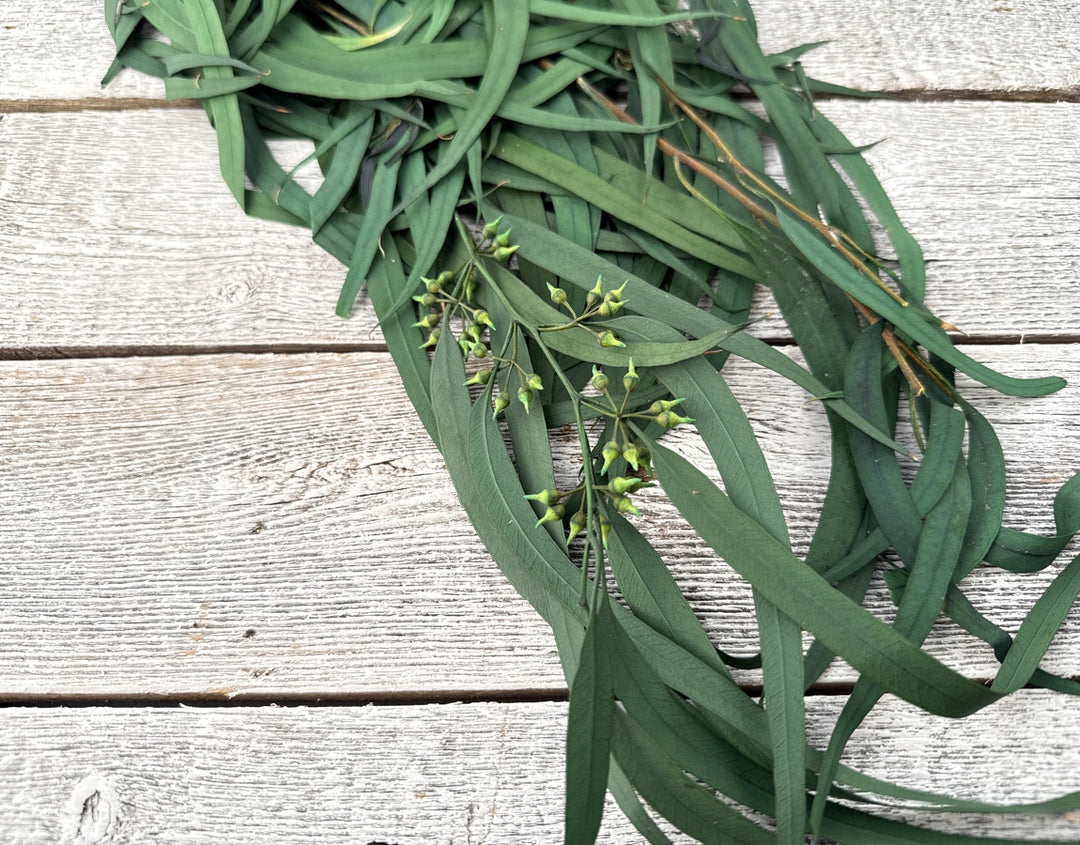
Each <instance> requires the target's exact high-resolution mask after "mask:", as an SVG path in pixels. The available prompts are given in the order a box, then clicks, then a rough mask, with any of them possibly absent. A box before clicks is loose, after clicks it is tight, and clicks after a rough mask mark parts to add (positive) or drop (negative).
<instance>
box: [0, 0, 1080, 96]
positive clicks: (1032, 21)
mask: <svg viewBox="0 0 1080 845" xmlns="http://www.w3.org/2000/svg"><path fill="white" fill-rule="evenodd" d="M754 10H755V12H756V13H757V18H758V25H759V26H758V28H759V33H760V36H761V39H762V42H763V44H764V45H765V46H766V48H767V49H770V50H776V51H779V50H786V49H789V48H791V47H795V46H797V45H799V44H802V43H805V42H808V41H828V42H829V43H827V44H826V45H824V46H822V47H820V48H818V49H817V50H816V51H814V52H812V53H810V54H809V55H808V56H807V57H806V58H805V64H806V67H807V70H808V71H809V72H810V73H812V74H814V75H817V76H819V77H821V78H824V79H828V80H830V81H835V82H838V83H841V84H844V85H852V86H859V87H865V88H877V89H882V90H888V91H903V92H909V93H912V94H921V95H924V96H925V95H930V96H933V95H934V94H935V93H937V94H938V95H939V96H940V95H941V94H942V93H945V94H952V93H954V92H958V93H962V94H967V95H974V96H985V95H986V93H987V92H992V93H993V94H995V95H996V96H1002V95H1012V96H1024V95H1027V96H1033V95H1034V96H1039V97H1041V98H1043V99H1047V100H1050V101H1053V100H1056V99H1060V98H1062V97H1070V96H1071V97H1072V98H1073V99H1075V98H1076V97H1077V95H1078V86H1080V74H1078V70H1077V68H1078V64H1077V46H1076V39H1075V38H1071V37H1069V33H1070V32H1072V31H1073V28H1074V27H1075V11H1076V9H1075V5H1074V4H1073V3H1072V2H1071V0H962V2H960V1H959V0H958V1H957V2H952V3H949V4H946V5H943V6H942V7H941V8H940V9H935V13H934V15H933V17H932V18H931V16H930V15H928V14H927V11H926V6H925V4H924V3H920V2H917V0H892V1H891V2H890V0H806V2H802V3H798V4H791V3H789V2H786V0H757V2H755V3H754ZM104 20H105V19H104V14H103V12H102V4H101V3H100V2H95V0H77V2H73V3H69V4H66V5H65V10H64V14H63V15H57V14H50V12H49V10H48V7H45V6H43V5H41V4H40V3H35V2H33V0H4V6H3V9H2V10H0V56H11V57H12V58H11V59H9V60H7V61H4V59H0V63H3V65H4V72H3V73H0V104H5V107H6V108H7V109H12V108H19V109H27V108H42V107H45V108H50V109H55V108H58V107H59V106H58V103H57V101H72V100H81V101H82V107H84V108H101V107H113V108H115V107H117V106H121V107H124V106H130V105H131V103H130V102H125V101H130V100H131V99H133V98H134V99H136V100H138V99H144V98H153V99H160V98H161V96H162V93H161V86H160V83H158V82H157V81H156V80H152V79H144V78H141V77H139V76H136V75H134V74H131V73H123V74H121V76H120V78H119V79H117V80H116V82H114V83H113V84H112V85H110V86H109V87H108V88H106V89H104V90H102V89H101V88H100V87H99V86H98V84H97V83H98V80H100V79H101V78H102V76H104V74H105V71H106V70H107V68H108V66H109V62H110V60H111V58H112V41H111V40H110V38H109V33H108V30H107V29H106V27H105V23H104ZM61 47H62V49H61ZM103 98H104V99H105V100H106V101H110V100H111V101H114V102H112V103H109V102H101V100H102V99H103Z"/></svg>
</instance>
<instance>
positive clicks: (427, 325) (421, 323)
mask: <svg viewBox="0 0 1080 845" xmlns="http://www.w3.org/2000/svg"><path fill="white" fill-rule="evenodd" d="M440 322H442V312H441V311H432V312H430V313H429V314H426V315H425V316H424V317H423V318H422V319H419V320H417V321H416V322H415V323H413V328H414V329H433V328H435V327H436V326H437V325H439V323H440Z"/></svg>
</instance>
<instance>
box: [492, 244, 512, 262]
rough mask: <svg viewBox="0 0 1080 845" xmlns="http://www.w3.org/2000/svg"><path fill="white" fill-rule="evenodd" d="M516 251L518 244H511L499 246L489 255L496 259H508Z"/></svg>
mask: <svg viewBox="0 0 1080 845" xmlns="http://www.w3.org/2000/svg"><path fill="white" fill-rule="evenodd" d="M517 251H518V245H517V244H514V245H513V246H501V247H499V248H498V249H496V250H495V252H493V253H492V254H491V257H492V258H494V259H495V260H496V261H509V260H510V256H511V255H513V254H514V253H515V252H517Z"/></svg>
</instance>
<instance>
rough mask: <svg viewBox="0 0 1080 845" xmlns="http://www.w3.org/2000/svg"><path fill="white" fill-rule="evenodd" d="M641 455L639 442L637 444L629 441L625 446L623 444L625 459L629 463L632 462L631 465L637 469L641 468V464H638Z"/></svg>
mask: <svg viewBox="0 0 1080 845" xmlns="http://www.w3.org/2000/svg"><path fill="white" fill-rule="evenodd" d="M639 456H640V453H639V452H638V447H637V444H635V443H627V444H626V445H625V446H623V450H622V457H623V460H624V461H626V462H627V463H628V464H630V466H632V467H633V468H634V470H635V471H636V470H638V469H639V466H638V460H639Z"/></svg>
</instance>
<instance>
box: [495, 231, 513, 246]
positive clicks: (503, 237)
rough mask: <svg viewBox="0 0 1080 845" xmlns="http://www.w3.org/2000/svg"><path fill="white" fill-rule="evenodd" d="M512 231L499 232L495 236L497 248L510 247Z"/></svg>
mask: <svg viewBox="0 0 1080 845" xmlns="http://www.w3.org/2000/svg"><path fill="white" fill-rule="evenodd" d="M511 231H512V229H507V230H506V231H504V232H499V234H498V235H496V236H495V246H510V232H511Z"/></svg>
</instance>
